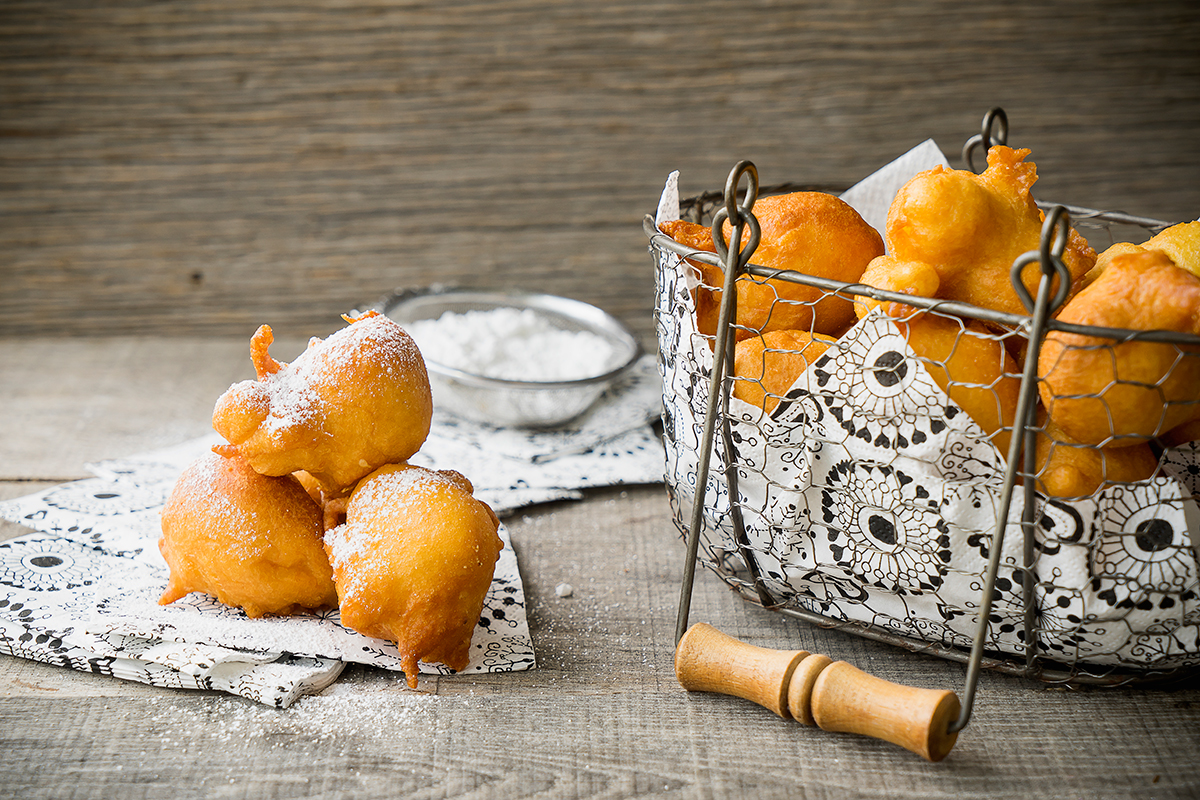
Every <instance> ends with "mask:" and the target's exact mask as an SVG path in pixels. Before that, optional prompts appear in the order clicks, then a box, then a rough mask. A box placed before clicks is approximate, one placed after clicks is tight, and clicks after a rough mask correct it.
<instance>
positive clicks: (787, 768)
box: [0, 337, 1200, 800]
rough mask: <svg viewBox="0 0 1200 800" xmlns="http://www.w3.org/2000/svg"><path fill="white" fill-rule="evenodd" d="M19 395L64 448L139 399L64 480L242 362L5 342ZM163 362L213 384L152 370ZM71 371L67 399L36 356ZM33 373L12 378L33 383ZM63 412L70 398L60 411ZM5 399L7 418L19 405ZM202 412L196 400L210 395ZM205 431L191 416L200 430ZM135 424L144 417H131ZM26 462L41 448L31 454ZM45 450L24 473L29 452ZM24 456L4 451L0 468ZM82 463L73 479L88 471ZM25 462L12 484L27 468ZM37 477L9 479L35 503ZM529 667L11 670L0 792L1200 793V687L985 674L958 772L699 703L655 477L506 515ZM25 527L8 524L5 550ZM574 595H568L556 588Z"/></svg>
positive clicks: (3, 487)
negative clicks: (82, 428) (439, 673)
mask: <svg viewBox="0 0 1200 800" xmlns="http://www.w3.org/2000/svg"><path fill="white" fill-rule="evenodd" d="M2 344H3V347H0V353H5V354H6V356H5V357H6V358H7V359H8V360H7V361H6V362H5V366H4V369H3V370H2V371H0V377H2V378H3V380H2V381H0V385H13V384H16V385H23V386H26V387H28V388H27V389H26V392H27V395H26V397H25V398H24V399H23V401H22V402H23V403H24V408H25V409H36V408H39V407H42V406H44V407H45V410H44V411H43V412H42V413H41V414H40V415H39V414H33V413H32V412H30V411H27V412H23V413H24V414H25V416H23V417H22V419H24V420H25V424H23V425H17V426H14V427H13V428H11V429H9V430H8V431H6V432H5V436H4V438H5V439H6V440H8V439H11V438H13V437H15V438H17V439H18V440H21V439H23V438H27V439H28V440H29V441H42V440H46V441H49V440H51V439H53V436H52V431H54V430H64V429H71V426H72V425H74V424H75V420H76V418H77V415H78V410H79V409H80V408H86V407H88V404H89V403H90V402H91V400H90V399H89V397H90V392H91V390H92V389H93V388H94V387H97V386H103V385H114V386H124V387H126V389H125V390H124V394H123V395H122V401H121V402H122V404H123V405H124V407H125V408H126V410H127V412H128V414H127V415H120V414H114V413H111V412H105V413H96V414H95V415H94V417H93V418H92V421H91V423H90V426H89V431H90V432H89V434H88V436H87V437H77V436H73V435H62V436H60V437H59V439H58V440H57V451H58V452H57V454H56V455H55V456H54V457H53V459H52V460H49V461H45V462H39V461H38V460H36V458H34V457H33V456H31V455H21V456H20V457H19V458H18V459H17V463H18V465H20V464H29V465H32V467H36V469H37V470H47V471H49V470H51V469H53V470H55V471H59V470H61V471H65V472H70V471H72V470H79V471H80V472H82V467H81V465H82V464H83V462H84V461H86V460H88V459H91V458H95V457H103V456H105V455H109V454H115V453H116V452H118V451H120V452H122V453H123V454H127V453H130V452H133V450H131V449H130V448H131V447H132V446H133V445H135V444H138V445H140V444H142V443H143V442H145V441H148V440H145V439H139V438H138V436H139V434H138V433H137V432H136V431H135V430H134V429H133V425H132V424H131V422H130V420H129V418H135V419H137V420H139V421H140V424H141V425H142V426H143V427H144V429H145V430H148V431H166V430H171V429H175V430H177V431H180V432H185V430H186V428H187V427H188V426H195V427H196V428H197V429H202V428H204V427H205V425H206V424H207V416H206V412H207V409H206V408H204V406H205V405H207V403H208V402H210V400H209V399H208V398H203V400H204V402H203V403H202V402H200V401H199V400H196V401H193V400H190V399H189V398H188V397H187V395H188V394H189V393H193V392H199V391H205V392H208V391H211V390H213V389H212V387H218V389H217V390H219V389H220V388H223V386H220V384H222V383H223V382H224V381H226V380H229V379H231V376H230V372H231V371H232V372H235V373H236V372H237V371H238V370H240V369H241V367H240V364H241V362H242V360H243V358H244V352H245V351H244V346H243V345H242V344H240V343H231V342H230V341H229V340H227V339H223V338H217V339H212V340H204V339H196V338H192V339H189V338H162V337H127V338H119V337H118V338H110V339H99V340H88V339H49V340H46V339H7V340H4V341H3V342H2ZM147 352H154V353H155V354H156V357H157V359H159V360H161V361H162V362H163V363H167V364H177V363H183V362H186V363H188V364H189V365H191V371H192V372H193V373H195V374H194V375H192V376H191V377H188V378H187V379H186V380H183V379H181V378H182V376H181V372H182V370H180V369H178V368H173V369H159V370H154V369H147V368H146V367H145V365H144V360H145V359H144V358H143V355H144V354H145V353H147ZM41 362H45V363H56V364H66V365H70V366H71V368H70V369H68V370H64V371H62V372H61V373H60V374H59V377H58V378H57V381H56V382H55V383H53V384H51V383H50V382H45V381H38V380H34V379H32V378H33V373H34V371H35V370H36V365H37V364H39V363H41ZM14 365H15V366H14ZM63 398H67V399H65V400H64V399H63ZM2 400H3V402H0V408H6V407H7V406H8V404H9V403H8V398H2ZM193 403H194V404H193ZM192 415H194V416H192ZM127 417H129V418H127ZM20 452H25V450H24V449H21V450H20ZM27 459H28V460H27ZM2 460H3V461H5V462H7V461H10V460H12V458H11V457H6V458H4V459H2ZM72 465H74V466H72ZM18 471H19V470H18ZM46 485H47V484H46V483H44V482H36V481H17V480H13V479H12V476H11V475H9V476H7V479H6V480H5V481H4V482H0V497H5V498H8V497H17V496H20V495H21V494H24V493H26V492H31V491H35V490H37V489H39V488H42V487H44V486H46ZM508 526H509V528H510V530H511V532H512V538H513V542H514V546H515V548H516V551H517V554H518V558H519V561H520V568H521V572H522V577H523V580H524V584H525V591H526V600H527V608H528V617H529V625H530V631H531V634H532V636H533V640H534V645H535V649H536V651H537V658H538V666H537V668H536V669H534V670H531V671H528V672H523V673H512V674H506V675H464V676H455V677H450V678H440V677H433V676H430V677H425V678H423V679H422V680H421V681H420V684H419V686H418V689H417V690H416V691H408V690H406V689H405V688H404V684H403V681H402V680H401V679H400V678H399V677H398V676H397V675H396V674H392V673H386V672H383V671H379V670H374V669H368V668H361V667H351V668H349V669H348V670H347V672H346V673H345V674H344V675H343V677H342V678H341V679H339V680H338V682H336V683H335V684H334V685H333V686H332V687H331V688H330V689H328V690H326V692H325V693H323V694H322V695H319V696H315V697H311V698H305V699H303V700H301V701H300V702H299V703H298V704H297V705H295V706H293V707H292V708H291V709H288V710H282V711H281V710H276V709H269V708H266V707H262V706H258V705H255V704H253V703H249V702H247V701H244V700H241V699H239V698H233V697H229V696H225V695H220V694H215V693H205V692H183V691H170V690H164V689H156V688H152V687H146V686H141V685H136V684H129V683H125V682H122V681H118V680H114V679H112V678H108V677H104V676H99V675H90V674H83V673H75V672H72V671H70V670H65V669H59V668H54V667H49V666H46V665H41V664H35V663H31V662H26V661H22V660H19V659H14V658H10V657H7V656H3V657H0V796H3V797H10V796H11V797H21V798H62V797H72V798H91V797H95V798H111V797H122V798H125V797H129V798H161V797H173V798H180V799H181V800H182V799H184V798H202V797H203V798H210V797H231V798H255V799H256V800H257V799H258V798H282V797H294V796H305V797H316V798H343V797H368V798H370V797H378V798H394V797H428V798H433V797H472V798H514V797H546V798H560V797H561V798H579V797H584V798H587V797H597V798H598V797H604V798H624V797H644V796H663V797H686V798H702V797H733V796H737V797H746V798H775V797H804V798H818V799H819V800H826V799H828V800H835V799H836V800H841V799H842V798H886V799H889V800H890V799H891V798H897V799H899V798H912V797H935V798H936V797H944V798H967V797H980V798H982V797H987V798H1027V797H1071V798H1077V797H1083V798H1106V797H1122V798H1123V797H1155V798H1190V797H1195V796H1196V794H1197V793H1198V792H1200V776H1198V775H1197V773H1196V769H1195V766H1196V764H1198V763H1200V689H1197V688H1196V687H1195V685H1194V683H1193V684H1192V685H1189V686H1187V687H1184V688H1176V689H1173V690H1170V691H1167V690H1154V689H1144V688H1143V689H1138V688H1123V689H1111V690H1096V689H1089V690H1080V691H1075V692H1067V691H1058V690H1054V689H1049V688H1046V687H1044V686H1043V685H1041V684H1037V683H1033V682H1029V681H1025V680H1021V679H1017V678H1012V677H1009V676H1005V675H998V674H995V673H987V672H985V673H984V675H983V677H982V680H981V683H980V687H979V695H978V699H977V704H976V706H975V712H974V715H973V716H972V720H971V723H970V725H968V727H967V729H966V730H965V731H964V732H963V733H962V734H961V735H960V736H959V739H958V742H957V744H956V746H955V748H954V750H953V751H952V752H951V754H950V755H949V756H948V757H947V758H946V760H945V761H943V762H941V763H939V764H929V763H926V762H924V761H923V760H922V759H920V758H918V757H916V756H914V755H912V754H911V753H908V752H906V751H904V750H902V749H900V748H899V747H896V746H894V745H890V744H887V743H885V742H881V741H878V740H874V739H868V738H865V737H858V736H852V735H849V734H835V733H828V732H825V731H820V730H817V729H813V728H807V727H804V726H802V725H799V724H797V723H795V722H788V721H785V720H781V719H780V718H779V717H777V716H776V715H774V714H772V713H771V712H769V711H766V710H765V709H762V708H760V707H759V706H756V705H754V704H751V703H748V702H746V701H744V700H740V699H737V698H731V697H726V696H723V695H715V694H699V693H697V694H689V693H687V692H685V691H684V690H683V689H682V688H681V687H680V686H679V684H678V683H677V681H676V679H675V676H674V673H673V669H672V657H673V650H674V642H673V638H674V624H675V610H676V603H677V602H678V597H679V580H680V575H681V574H682V563H681V562H682V554H683V546H682V544H681V543H680V542H679V540H678V538H677V535H676V533H675V531H674V528H673V524H672V522H671V516H670V510H669V507H668V503H667V499H666V496H665V492H664V491H663V488H662V487H661V486H647V487H629V488H625V489H606V490H596V491H592V492H590V493H589V496H588V498H587V499H586V500H585V501H583V502H577V503H556V504H548V505H544V506H537V507H532V508H529V509H527V510H526V511H524V512H523V513H518V514H517V515H516V516H514V517H512V518H510V519H509V520H508ZM17 531H18V529H17V527H16V526H6V527H5V528H3V529H0V537H7V536H10V535H12V534H13V533H16V532H17ZM561 582H568V583H570V584H572V585H573V586H574V588H575V592H574V595H573V596H572V597H569V598H563V597H559V596H557V594H556V593H555V591H554V587H555V586H556V585H557V584H559V583H561ZM691 618H692V620H693V621H695V622H701V621H703V622H708V623H710V624H712V625H714V626H716V627H718V628H720V629H721V630H723V631H725V632H727V633H729V634H730V635H732V636H736V637H738V638H739V639H741V640H743V641H746V642H748V643H750V644H753V645H757V646H760V647H767V648H775V649H798V650H807V651H810V652H818V653H825V654H828V655H829V656H831V657H833V658H835V659H840V660H845V661H847V662H849V663H851V664H853V665H855V666H857V667H859V668H861V669H863V670H864V671H867V672H869V673H871V674H873V675H876V676H879V677H881V678H883V679H886V680H889V681H894V682H896V683H901V684H905V685H911V686H920V687H928V688H934V689H951V690H954V691H956V692H960V691H961V686H962V681H963V673H964V670H963V668H962V667H961V666H960V665H957V664H952V663H949V662H945V661H941V660H938V659H934V658H930V657H925V656H918V655H912V654H908V653H906V652H901V651H899V650H897V649H896V648H893V647H889V646H886V645H882V644H878V643H875V642H871V641H867V640H863V639H859V638H856V637H853V636H850V635H848V634H845V633H842V632H839V631H833V630H824V629H821V628H817V627H814V626H810V625H806V624H803V623H799V622H797V621H795V620H792V619H789V618H786V617H783V616H780V615H776V614H772V613H770V612H767V611H763V610H761V609H759V608H757V607H754V606H751V605H748V604H746V603H744V602H743V601H741V600H739V599H738V598H737V597H736V596H734V595H733V594H732V593H731V592H730V591H729V590H728V589H727V588H726V587H725V586H724V584H722V583H720V582H719V581H717V580H716V579H715V578H714V577H712V576H711V575H708V574H707V573H704V572H702V573H701V574H700V575H699V578H698V581H697V585H696V592H695V594H694V598H693V604H692V611H691Z"/></svg>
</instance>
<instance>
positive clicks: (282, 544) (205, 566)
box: [159, 453, 337, 617]
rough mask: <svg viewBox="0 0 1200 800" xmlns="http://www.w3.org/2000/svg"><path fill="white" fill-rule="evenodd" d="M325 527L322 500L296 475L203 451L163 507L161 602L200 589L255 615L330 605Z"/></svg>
mask: <svg viewBox="0 0 1200 800" xmlns="http://www.w3.org/2000/svg"><path fill="white" fill-rule="evenodd" d="M322 530H323V528H322V521H321V507H320V505H318V504H317V503H316V502H315V501H314V500H313V499H312V498H311V497H310V496H309V494H308V492H306V491H305V490H304V487H303V486H301V485H300V483H299V482H298V481H297V480H295V479H294V478H292V477H291V476H284V477H278V478H275V477H268V476H266V475H260V474H259V473H258V472H256V471H255V470H254V469H252V468H251V467H250V465H249V464H247V463H246V462H245V461H244V460H242V459H240V458H237V457H233V458H226V457H224V456H221V455H218V454H216V453H209V454H206V455H205V456H203V457H201V458H200V459H198V460H197V461H195V462H193V463H192V464H191V465H190V466H189V467H188V468H187V469H186V470H184V472H183V474H182V475H180V477H179V480H178V481H176V483H175V486H174V488H173V489H172V491H171V495H170V497H169V498H168V499H167V503H166V505H165V506H164V508H163V512H162V538H161V539H160V540H159V550H160V551H161V552H162V555H163V558H164V559H166V562H167V566H169V567H170V569H171V577H170V581H169V582H168V584H167V588H166V591H164V592H163V595H162V597H161V599H160V600H159V602H160V603H162V604H163V605H166V604H168V603H172V602H174V601H176V600H178V599H179V598H181V597H183V596H185V595H187V594H189V593H190V592H202V593H204V594H208V595H211V596H213V597H215V598H216V599H218V600H220V601H221V602H222V603H225V604H226V605H230V606H238V607H240V608H242V609H244V610H245V612H246V614H247V615H248V616H251V617H262V616H267V615H275V614H288V613H292V612H296V611H303V610H306V609H318V608H324V607H332V606H334V605H335V604H336V603H337V592H336V591H335V590H334V586H333V573H332V570H331V569H330V567H329V560H328V558H327V557H326V555H325V550H324V548H323V547H322V543H321V534H322Z"/></svg>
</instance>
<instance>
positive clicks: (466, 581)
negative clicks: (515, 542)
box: [159, 312, 503, 687]
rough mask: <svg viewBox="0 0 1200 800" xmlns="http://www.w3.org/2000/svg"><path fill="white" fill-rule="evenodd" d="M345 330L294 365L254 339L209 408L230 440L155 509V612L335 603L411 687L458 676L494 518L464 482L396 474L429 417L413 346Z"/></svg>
mask: <svg viewBox="0 0 1200 800" xmlns="http://www.w3.org/2000/svg"><path fill="white" fill-rule="evenodd" d="M346 320H347V322H348V323H349V324H348V325H347V326H346V327H345V328H342V329H341V330H339V331H338V332H336V333H334V334H333V335H332V336H330V337H329V338H328V339H325V340H320V339H313V340H312V341H311V342H310V343H309V346H308V349H307V350H305V351H304V353H302V354H301V355H300V356H299V357H298V358H297V359H296V360H295V361H294V362H292V363H291V364H286V363H282V362H279V361H276V360H275V359H274V358H273V357H271V355H270V354H269V352H268V349H269V347H270V345H271V343H272V333H271V329H270V328H269V327H268V326H266V325H264V326H262V327H261V328H259V330H258V331H257V332H256V333H255V334H254V337H253V338H252V339H251V360H252V361H253V363H254V366H255V371H256V373H257V379H256V380H252V381H242V382H240V383H236V384H234V385H233V386H231V387H230V388H229V389H228V390H227V391H226V392H225V393H224V394H223V395H222V396H221V397H220V398H219V399H218V400H217V403H216V407H215V409H214V411H213V427H214V428H215V429H216V431H217V432H218V433H220V434H221V435H222V436H223V437H224V438H225V439H226V440H227V443H226V444H223V445H218V446H217V447H214V448H213V453H211V454H209V455H206V456H204V457H202V458H201V459H199V460H197V461H196V462H195V463H193V464H192V465H190V466H189V467H188V468H187V469H186V470H185V471H184V473H183V474H182V475H181V476H180V478H179V480H178V481H177V482H176V484H175V487H174V488H173V490H172V492H171V495H170V497H169V499H168V501H167V504H166V506H165V507H164V509H163V514H162V538H161V539H160V541H159V549H160V550H161V551H162V554H163V557H164V559H165V560H166V562H167V565H168V567H170V579H169V582H168V585H167V589H166V591H165V592H164V593H163V595H162V597H161V598H160V600H159V602H160V603H163V604H167V603H171V602H174V601H175V600H178V599H179V598H181V597H183V596H185V595H187V594H189V593H190V592H201V593H204V594H208V595H211V596H213V597H216V598H217V600H219V601H220V602H222V603H225V604H226V605H230V606H237V607H239V608H242V609H243V610H244V611H245V613H246V614H247V616H250V617H261V616H267V615H279V614H291V613H299V612H302V611H313V610H319V609H324V608H331V607H334V606H339V607H340V610H341V618H342V622H343V624H345V625H346V626H347V627H349V628H352V629H354V630H357V631H359V632H360V633H363V634H365V635H367V636H374V637H379V638H385V639H388V640H390V641H392V642H394V643H395V644H396V646H397V649H398V650H399V652H400V656H401V662H402V667H403V669H404V672H405V676H406V679H407V682H408V685H409V686H412V687H415V686H416V681H417V665H418V662H419V661H422V660H425V661H429V662H431V663H434V662H436V663H441V664H445V665H446V666H448V667H450V668H451V669H454V670H461V669H464V668H466V666H467V665H468V662H469V660H470V644H471V636H472V634H473V632H474V630H475V625H476V622H477V621H478V619H479V615H480V613H481V611H482V608H483V603H484V599H485V596H486V594H487V590H488V587H489V586H490V585H491V581H492V575H493V572H494V570H495V565H496V561H497V559H498V558H499V555H500V550H501V548H502V547H503V542H502V540H501V539H500V537H499V535H498V534H497V529H498V528H499V520H498V519H497V518H496V515H495V514H494V513H493V512H492V510H491V508H489V507H488V506H487V505H486V504H485V503H483V502H481V501H479V500H477V499H475V498H474V497H473V495H472V492H473V487H472V485H471V483H470V481H468V480H467V479H466V478H465V477H464V476H462V475H460V474H458V473H457V472H452V471H448V470H446V471H433V470H428V469H424V468H421V467H417V466H412V465H409V464H408V463H407V460H408V459H409V458H410V457H411V456H412V455H414V454H415V453H416V452H418V450H420V448H421V446H422V445H423V444H424V442H425V439H426V437H427V436H428V434H429V427H430V422H431V418H432V414H433V401H432V396H431V393H430V387H429V378H428V374H427V373H426V370H425V362H424V360H423V358H422V357H421V354H420V352H419V351H418V349H417V346H416V344H415V343H414V342H413V340H412V338H411V337H409V335H408V334H407V333H405V332H404V330H403V329H402V328H401V327H400V326H399V325H397V324H396V323H395V322H394V321H392V320H391V319H389V318H388V317H386V316H382V315H380V314H378V313H376V312H367V313H365V314H362V315H360V316H357V317H353V318H350V317H347V318H346ZM343 518H344V521H343Z"/></svg>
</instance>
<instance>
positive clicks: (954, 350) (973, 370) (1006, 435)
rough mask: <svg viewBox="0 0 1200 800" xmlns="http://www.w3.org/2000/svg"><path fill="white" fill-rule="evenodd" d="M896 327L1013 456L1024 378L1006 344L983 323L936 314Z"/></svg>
mask: <svg viewBox="0 0 1200 800" xmlns="http://www.w3.org/2000/svg"><path fill="white" fill-rule="evenodd" d="M895 325H896V327H897V328H899V330H900V332H901V333H902V334H904V335H905V337H906V338H907V339H908V346H909V347H910V348H912V351H913V353H915V354H916V355H917V357H918V358H920V359H921V360H922V363H923V364H924V366H925V369H926V370H928V372H929V375H930V377H932V378H933V380H934V382H936V383H937V385H938V386H939V387H941V389H942V391H944V392H945V393H946V394H947V395H948V396H949V397H950V399H951V400H953V401H954V404H955V405H957V406H958V407H959V408H961V409H962V410H963V411H965V412H967V416H969V417H970V418H971V419H973V420H974V421H975V423H976V424H977V425H978V426H979V427H980V428H982V429H983V432H984V433H986V434H987V435H988V437H989V438H990V439H991V441H992V444H994V445H995V446H996V448H997V449H998V450H999V451H1000V453H1001V454H1002V455H1005V456H1007V455H1008V445H1009V441H1010V440H1011V436H1012V428H1013V422H1014V420H1015V419H1016V414H1017V399H1018V397H1019V396H1020V393H1021V376H1020V374H1019V370H1018V368H1017V364H1016V362H1015V361H1013V359H1012V356H1011V355H1009V353H1008V350H1007V349H1006V348H1005V346H1004V343H1003V342H1002V341H1000V339H999V338H998V337H997V336H996V335H994V334H992V333H989V332H988V330H987V329H985V328H984V327H983V325H981V324H980V323H978V322H973V321H967V320H959V319H950V318H947V317H942V316H938V315H937V314H932V313H924V314H918V315H916V316H914V317H912V318H911V319H909V320H907V321H899V320H898V321H896V322H895Z"/></svg>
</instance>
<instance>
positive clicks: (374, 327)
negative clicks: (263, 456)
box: [263, 315, 424, 433]
mask: <svg viewBox="0 0 1200 800" xmlns="http://www.w3.org/2000/svg"><path fill="white" fill-rule="evenodd" d="M364 362H366V363H369V364H371V365H372V368H373V369H375V370H382V371H383V372H384V373H385V374H387V375H389V376H391V377H394V378H395V379H397V380H399V379H401V378H405V377H411V376H412V375H413V374H414V370H418V374H423V373H424V360H423V359H422V358H421V351H420V350H418V349H417V345H416V343H415V342H414V341H413V339H412V337H410V336H409V335H408V334H407V333H405V332H404V329H403V328H401V327H400V326H399V325H397V324H396V323H395V321H393V320H392V319H390V318H388V317H385V316H381V315H377V316H373V317H367V318H364V319H361V320H359V321H358V322H354V323H352V324H350V325H347V326H346V327H344V328H342V329H341V330H338V331H337V332H335V333H334V334H332V335H331V336H330V337H329V338H327V339H324V340H321V339H317V338H313V339H311V340H310V341H309V344H308V349H306V350H305V351H304V352H303V353H301V354H300V355H299V356H298V357H297V358H296V360H295V361H293V362H292V363H291V364H289V365H287V366H286V367H284V368H283V369H281V370H279V371H278V372H276V373H274V374H272V375H267V376H265V377H264V379H263V380H264V382H265V384H266V386H267V389H268V391H269V392H270V394H271V415H270V417H269V418H268V419H267V421H266V422H265V423H264V426H265V428H266V430H267V431H268V433H274V432H275V431H279V430H284V429H288V428H292V427H295V426H299V425H311V424H312V423H314V422H316V421H318V420H320V419H322V418H323V417H324V416H325V414H326V408H325V404H326V401H325V399H324V398H322V396H321V395H320V393H319V392H318V391H317V389H316V387H317V386H319V385H320V384H321V383H322V382H323V381H324V380H326V379H325V378H324V377H323V376H325V375H326V374H327V372H328V370H329V369H330V367H331V366H332V365H339V366H341V365H352V366H359V365H361V364H363V363H364ZM397 373H399V374H397ZM353 383H354V390H355V391H367V392H369V391H371V389H372V387H371V386H370V385H367V384H364V383H361V382H358V381H355V382H353Z"/></svg>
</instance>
